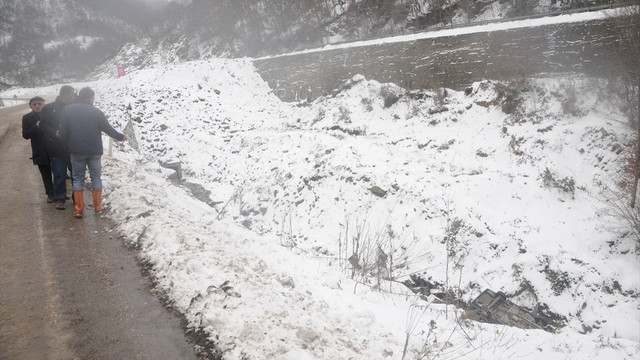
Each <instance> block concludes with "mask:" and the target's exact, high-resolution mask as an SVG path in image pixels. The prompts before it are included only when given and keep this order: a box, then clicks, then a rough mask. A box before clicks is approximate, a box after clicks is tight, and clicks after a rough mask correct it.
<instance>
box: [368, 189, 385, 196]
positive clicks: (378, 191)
mask: <svg viewBox="0 0 640 360" xmlns="http://www.w3.org/2000/svg"><path fill="white" fill-rule="evenodd" d="M369 190H370V191H371V193H372V194H373V195H375V196H377V197H381V198H382V197H385V196H386V195H387V192H386V191H384V190H382V189H381V188H380V187H378V186H373V187H372V188H371V189H369Z"/></svg>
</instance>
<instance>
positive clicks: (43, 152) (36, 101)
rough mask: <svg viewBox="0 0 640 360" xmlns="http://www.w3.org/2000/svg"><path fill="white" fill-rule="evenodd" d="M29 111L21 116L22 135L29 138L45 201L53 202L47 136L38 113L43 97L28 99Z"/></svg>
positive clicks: (42, 104) (40, 109)
mask: <svg viewBox="0 0 640 360" xmlns="http://www.w3.org/2000/svg"><path fill="white" fill-rule="evenodd" d="M29 107H30V108H31V110H32V111H31V112H30V113H28V114H26V115H25V116H23V117H22V137H23V138H25V139H31V160H33V164H34V165H38V169H39V170H40V175H41V176H42V183H43V184H44V192H45V193H46V194H47V202H48V203H52V202H53V175H52V173H51V165H50V163H49V152H48V151H47V136H46V134H45V132H44V129H43V127H42V126H41V125H42V121H41V120H40V114H41V113H42V108H43V107H44V99H43V98H42V97H40V96H36V97H33V98H31V100H29Z"/></svg>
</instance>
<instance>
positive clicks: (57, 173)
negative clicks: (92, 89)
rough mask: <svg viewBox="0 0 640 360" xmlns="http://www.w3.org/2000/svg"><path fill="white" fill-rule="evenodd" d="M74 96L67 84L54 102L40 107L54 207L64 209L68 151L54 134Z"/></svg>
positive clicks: (64, 144)
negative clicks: (49, 163) (49, 165)
mask: <svg viewBox="0 0 640 360" xmlns="http://www.w3.org/2000/svg"><path fill="white" fill-rule="evenodd" d="M75 97H76V92H75V89H74V88H72V87H71V86H69V85H64V86H62V87H61V88H60V95H59V96H58V97H57V98H56V101H55V102H52V103H50V104H47V105H45V107H44V108H43V109H42V115H41V118H42V123H41V126H42V127H43V128H44V131H45V133H46V135H47V151H48V152H49V157H50V159H51V160H50V162H51V170H52V172H53V198H54V201H55V203H56V209H58V210H64V201H65V199H68V197H67V169H69V171H70V172H71V176H72V177H73V172H72V169H71V163H70V162H69V151H68V149H67V144H66V142H64V141H62V139H60V138H58V137H57V136H56V132H57V131H58V130H59V129H60V118H61V116H62V110H64V108H65V107H66V106H67V105H69V104H71V103H72V102H73V100H74V99H75Z"/></svg>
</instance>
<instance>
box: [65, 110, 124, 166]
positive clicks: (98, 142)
mask: <svg viewBox="0 0 640 360" xmlns="http://www.w3.org/2000/svg"><path fill="white" fill-rule="evenodd" d="M102 132H105V133H106V134H107V135H109V136H111V137H112V138H114V139H116V140H119V141H122V140H123V139H124V135H123V134H121V133H119V132H117V131H116V130H115V129H114V128H112V127H111V125H109V122H108V121H107V117H106V116H105V115H104V113H103V112H102V111H101V110H100V109H98V108H96V107H94V106H93V105H91V104H89V103H82V102H79V103H75V104H71V105H69V106H67V107H66V108H65V109H64V111H63V112H62V121H61V124H60V136H62V137H63V138H64V139H67V144H68V146H69V153H73V154H89V155H102V152H103V151H102Z"/></svg>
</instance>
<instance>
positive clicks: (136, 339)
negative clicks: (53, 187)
mask: <svg viewBox="0 0 640 360" xmlns="http://www.w3.org/2000/svg"><path fill="white" fill-rule="evenodd" d="M27 111H28V108H27V106H26V105H22V106H16V107H12V108H0V204H2V205H1V206H0V360H5V359H6V360H9V359H11V360H19V359H119V360H120V359H195V358H196V356H195V355H194V345H193V344H190V343H189V341H188V339H187V338H186V337H185V335H184V330H183V328H182V326H181V323H180V321H181V319H180V317H179V316H177V315H175V314H172V313H169V312H168V311H167V310H166V308H165V307H164V306H163V305H162V304H161V302H160V300H159V299H158V298H157V297H156V296H155V295H153V294H152V293H151V291H150V286H149V283H148V281H147V280H146V279H145V278H144V277H143V275H142V273H141V268H140V266H139V265H138V263H137V261H136V258H135V252H134V251H133V250H129V249H127V248H125V247H124V246H123V245H122V242H121V240H120V239H119V238H118V234H117V233H116V232H112V231H110V230H109V229H110V228H112V225H111V224H110V223H109V221H108V220H107V219H105V218H101V217H99V216H94V215H93V214H92V213H91V212H90V211H91V209H87V210H85V211H86V212H85V218H84V219H75V218H73V216H72V213H73V210H72V209H71V206H72V204H70V203H69V204H68V205H69V206H68V207H67V209H66V210H64V211H59V210H56V209H55V208H54V207H53V204H47V203H46V201H45V199H46V197H45V194H44V189H43V186H42V181H41V179H40V176H39V173H38V169H37V167H36V166H35V165H33V164H32V163H31V160H30V159H29V156H30V154H31V149H30V145H29V141H27V140H24V139H23V138H22V135H21V131H22V129H21V118H22V115H23V114H25V113H26V112H27ZM3 134H4V136H3ZM90 202H91V199H90V193H89V192H85V204H86V203H90Z"/></svg>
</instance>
